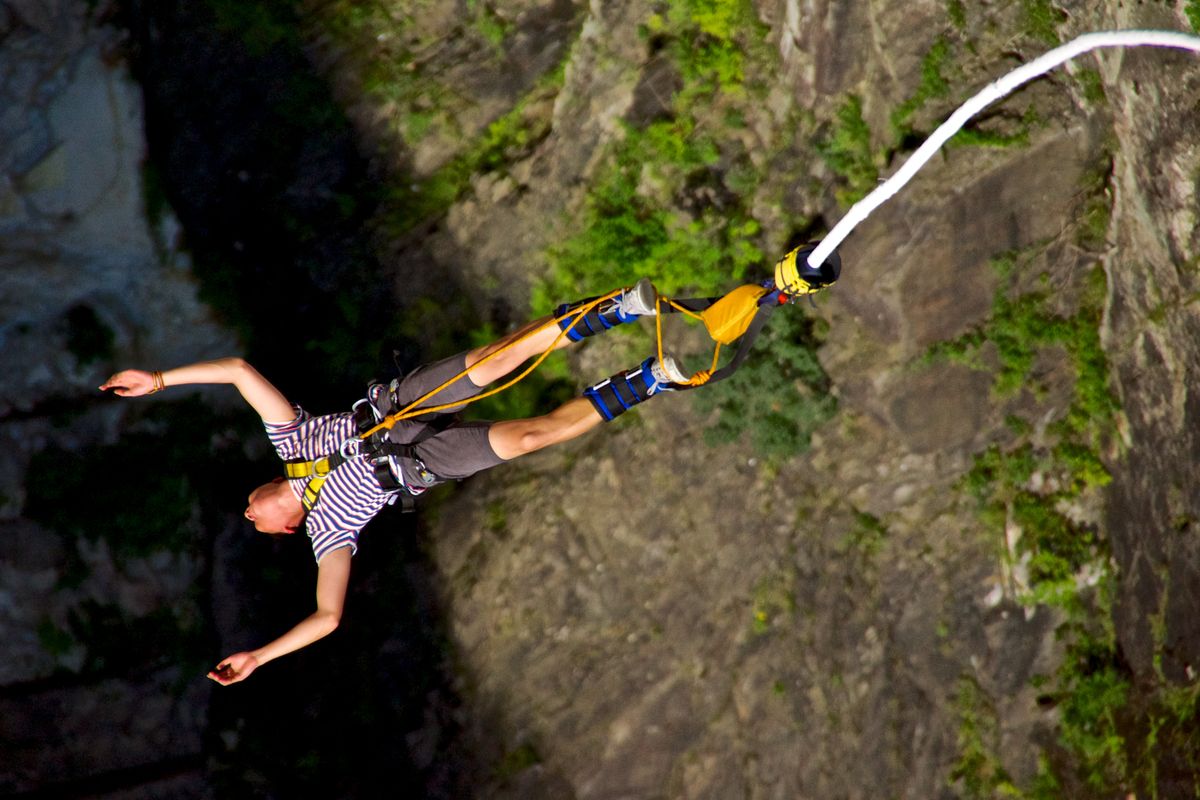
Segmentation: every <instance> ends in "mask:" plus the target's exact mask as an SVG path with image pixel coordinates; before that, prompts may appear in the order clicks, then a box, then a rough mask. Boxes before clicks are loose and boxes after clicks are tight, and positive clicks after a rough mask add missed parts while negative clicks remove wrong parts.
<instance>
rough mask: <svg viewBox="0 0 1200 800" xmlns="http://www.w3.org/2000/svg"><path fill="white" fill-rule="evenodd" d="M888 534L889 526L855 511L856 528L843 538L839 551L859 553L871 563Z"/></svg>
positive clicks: (864, 513) (874, 517)
mask: <svg viewBox="0 0 1200 800" xmlns="http://www.w3.org/2000/svg"><path fill="white" fill-rule="evenodd" d="M887 532H888V531H887V526H885V525H884V524H883V522H882V521H880V519H879V518H878V517H876V516H875V515H873V514H868V513H866V512H863V511H855V512H854V527H852V528H851V529H850V531H849V532H848V533H847V534H846V535H845V536H843V537H842V541H841V543H840V547H839V549H841V550H843V551H845V552H852V553H858V554H860V555H861V556H863V557H864V558H865V559H867V560H868V561H869V560H871V559H872V558H874V557H875V556H876V555H878V554H879V551H880V550H881V549H882V548H883V545H884V543H885V542H886V541H887Z"/></svg>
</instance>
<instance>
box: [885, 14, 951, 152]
mask: <svg viewBox="0 0 1200 800" xmlns="http://www.w3.org/2000/svg"><path fill="white" fill-rule="evenodd" d="M952 55H953V49H952V47H951V45H950V41H949V40H948V39H947V38H946V37H944V36H942V37H938V39H937V40H936V41H934V43H933V46H932V47H931V48H930V49H929V52H927V53H926V54H925V57H924V58H923V59H922V60H921V82H920V83H919V84H917V89H916V91H915V92H913V94H912V96H910V97H909V98H908V99H907V100H905V101H904V102H903V103H901V104H900V105H899V106H898V107H897V108H896V109H895V110H894V111H892V117H891V121H892V129H893V130H894V131H895V132H896V135H897V138H899V137H902V136H904V135H905V134H907V133H909V132H910V131H911V126H910V125H909V120H910V119H911V117H912V116H913V114H915V113H917V111H919V110H920V109H922V108H923V107H924V106H925V104H926V103H927V102H929V101H930V100H933V99H935V98H939V97H945V96H946V95H948V94H949V93H950V81H949V79H948V78H947V77H946V74H945V73H946V70H947V69H948V67H949V65H950V60H951V56H952Z"/></svg>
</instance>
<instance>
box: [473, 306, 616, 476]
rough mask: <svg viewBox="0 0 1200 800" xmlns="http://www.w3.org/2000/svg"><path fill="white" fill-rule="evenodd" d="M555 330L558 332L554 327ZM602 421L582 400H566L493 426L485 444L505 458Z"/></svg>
mask: <svg viewBox="0 0 1200 800" xmlns="http://www.w3.org/2000/svg"><path fill="white" fill-rule="evenodd" d="M555 330H558V328H557V326H556V327H555ZM602 421H603V417H601V416H600V413H599V412H598V411H597V410H596V409H595V408H594V407H593V406H592V403H591V401H589V400H588V399H587V398H585V397H576V398H575V399H574V400H568V401H567V402H565V403H563V404H562V405H561V406H559V407H558V408H556V409H554V410H553V411H551V412H550V413H549V414H546V415H544V416H541V417H530V418H528V419H510V420H504V421H502V422H496V423H493V424H492V426H491V428H489V429H488V443H489V444H490V445H491V446H492V449H493V450H495V451H496V455H498V456H500V458H503V459H505V460H506V461H507V460H508V459H512V458H516V457H517V456H523V455H525V454H526V453H532V452H533V451H535V450H541V449H542V448H543V447H549V446H550V445H552V444H558V443H560V442H565V441H567V440H569V439H574V438H575V437H576V436H580V435H582V434H584V433H586V432H588V431H590V430H591V429H592V428H594V427H596V426H597V425H599V424H600V423H601V422H602Z"/></svg>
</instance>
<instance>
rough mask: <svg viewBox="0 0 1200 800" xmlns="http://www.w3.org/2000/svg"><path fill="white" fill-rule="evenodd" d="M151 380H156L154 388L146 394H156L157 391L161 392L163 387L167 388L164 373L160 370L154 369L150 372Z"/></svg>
mask: <svg viewBox="0 0 1200 800" xmlns="http://www.w3.org/2000/svg"><path fill="white" fill-rule="evenodd" d="M150 380H151V381H153V382H154V388H153V389H151V390H150V391H149V392H147V393H146V394H154V393H155V392H161V391H162V390H163V389H165V388H167V383H166V381H164V380H163V374H162V373H161V372H159V371H158V370H154V371H153V372H151V373H150Z"/></svg>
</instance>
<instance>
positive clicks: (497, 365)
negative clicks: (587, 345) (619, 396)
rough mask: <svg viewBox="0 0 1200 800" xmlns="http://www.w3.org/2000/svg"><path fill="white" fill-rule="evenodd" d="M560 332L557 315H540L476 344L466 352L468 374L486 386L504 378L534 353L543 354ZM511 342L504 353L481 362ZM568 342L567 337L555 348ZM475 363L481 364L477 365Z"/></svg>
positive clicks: (561, 346)
mask: <svg viewBox="0 0 1200 800" xmlns="http://www.w3.org/2000/svg"><path fill="white" fill-rule="evenodd" d="M559 333H561V330H560V329H559V327H558V325H556V324H555V322H554V317H541V318H540V319H535V320H534V321H533V322H529V323H527V324H525V325H523V326H521V327H520V328H518V329H517V330H515V331H513V332H512V333H510V334H507V335H505V336H501V337H500V338H499V339H497V340H496V341H494V342H492V343H491V344H485V345H483V346H482V347H476V348H475V349H474V350H470V351H468V352H467V377H468V378H470V379H471V383H473V384H475V385H476V386H487V385H488V384H489V383H491V382H492V381H494V380H499V379H500V378H503V377H504V376H505V375H507V374H508V373H510V372H512V371H513V370H514V369H516V368H517V367H519V366H521V365H522V364H524V363H525V362H526V361H527V360H528V359H530V358H532V357H533V356H536V355H540V354H542V353H544V352H545V351H546V350H547V349H548V348H549V347H550V345H551V344H553V342H554V340H555V339H557V338H558V334H559ZM522 337H525V338H522ZM513 342H516V344H513ZM509 344H512V347H510V348H509V349H508V350H506V351H505V352H503V353H501V354H500V355H498V356H496V357H495V358H493V359H491V360H489V361H486V362H484V363H482V364H480V363H479V362H480V361H483V359H485V358H487V357H488V356H490V355H491V354H492V353H495V352H496V351H498V350H501V349H503V348H504V347H506V346H507V345H509ZM569 344H571V341H570V340H569V339H567V337H565V336H564V337H562V339H560V340H559V342H558V345H557V346H555V348H554V349H555V350H558V349H561V348H563V347H566V346H567V345H569ZM476 364H479V366H478V367H476V366H475V365H476Z"/></svg>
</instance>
